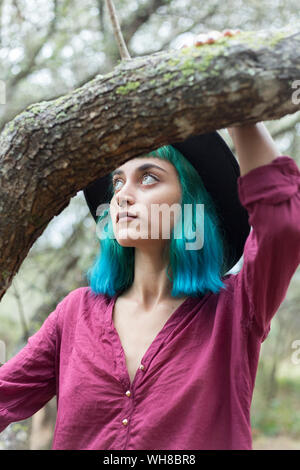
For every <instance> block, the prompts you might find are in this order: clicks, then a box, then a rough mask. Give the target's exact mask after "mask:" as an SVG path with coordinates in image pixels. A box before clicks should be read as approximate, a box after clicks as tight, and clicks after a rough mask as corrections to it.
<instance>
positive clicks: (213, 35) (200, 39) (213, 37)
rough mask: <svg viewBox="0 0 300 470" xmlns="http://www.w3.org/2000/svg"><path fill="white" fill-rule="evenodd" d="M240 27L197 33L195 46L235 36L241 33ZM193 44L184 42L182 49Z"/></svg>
mask: <svg viewBox="0 0 300 470" xmlns="http://www.w3.org/2000/svg"><path fill="white" fill-rule="evenodd" d="M240 32H241V31H240V29H223V31H215V30H213V31H209V32H208V33H201V34H196V35H195V36H194V38H193V44H192V45H193V46H196V47H197V46H203V45H204V44H213V43H214V42H216V41H218V39H220V38H222V37H226V36H229V37H231V36H235V35H236V34H238V33H240ZM190 45H191V44H185V43H184V44H182V46H181V47H180V49H182V48H184V47H189V46H190Z"/></svg>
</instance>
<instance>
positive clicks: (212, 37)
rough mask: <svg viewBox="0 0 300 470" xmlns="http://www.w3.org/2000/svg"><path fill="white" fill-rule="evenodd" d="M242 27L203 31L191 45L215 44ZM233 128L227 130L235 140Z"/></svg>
mask: <svg viewBox="0 0 300 470" xmlns="http://www.w3.org/2000/svg"><path fill="white" fill-rule="evenodd" d="M240 32H241V31H240V29H224V30H223V31H215V30H214V31H209V32H208V33H201V34H196V35H195V36H194V38H193V43H192V44H190V45H193V46H195V47H198V46H203V45H205V44H213V43H214V42H216V41H218V39H220V38H223V37H226V36H228V37H232V36H235V35H236V34H238V33H240ZM184 47H189V45H188V44H185V43H184V44H183V45H182V46H181V47H180V49H182V48H184ZM233 130H234V127H227V131H228V133H229V135H230V137H231V139H232V141H233V142H234V138H233Z"/></svg>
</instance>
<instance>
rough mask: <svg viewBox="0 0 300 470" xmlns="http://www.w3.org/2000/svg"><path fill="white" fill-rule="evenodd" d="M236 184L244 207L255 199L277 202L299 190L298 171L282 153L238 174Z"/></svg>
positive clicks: (289, 158)
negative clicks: (244, 172)
mask: <svg viewBox="0 0 300 470" xmlns="http://www.w3.org/2000/svg"><path fill="white" fill-rule="evenodd" d="M237 185H238V194H239V198H240V202H241V204H242V205H243V206H245V207H246V206H247V205H248V204H251V203H253V202H257V201H262V202H264V203H266V204H279V203H280V202H283V201H285V200H287V199H290V198H291V197H292V196H293V195H294V194H295V193H297V192H298V191H299V190H300V171H299V168H298V166H297V164H296V162H295V161H294V160H293V159H292V158H291V157H289V156H287V155H283V156H280V157H276V158H274V160H272V161H271V163H268V164H267V165H261V166H258V167H256V168H254V169H253V170H250V171H249V172H248V173H246V174H245V175H243V176H239V177H238V179H237Z"/></svg>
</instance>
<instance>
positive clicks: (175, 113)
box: [0, 27, 300, 299]
mask: <svg viewBox="0 0 300 470" xmlns="http://www.w3.org/2000/svg"><path fill="white" fill-rule="evenodd" d="M299 78H300V32H298V31H297V30H295V29H294V30H293V29H292V28H291V27H287V28H285V29H284V30H280V31H277V32H274V31H273V32H269V31H261V32H258V31H255V32H242V33H240V34H239V35H237V36H235V37H232V38H223V39H220V40H219V41H218V42H216V43H215V44H210V45H205V46H201V47H189V48H185V49H181V50H170V51H167V52H165V51H164V52H159V53H154V54H152V55H149V56H144V57H139V58H136V59H131V60H125V61H123V62H121V63H120V64H119V65H118V66H117V67H116V68H115V69H114V70H113V71H112V72H110V73H108V74H107V75H105V76H100V75H98V76H97V77H96V78H95V79H94V80H92V81H90V82H88V83H86V84H85V85H84V86H82V87H81V88H78V89H76V90H74V91H73V92H72V93H69V94H68V95H65V96H63V97H61V98H58V99H56V100H53V101H43V102H41V103H38V104H36V105H31V106H29V107H28V108H26V110H25V111H23V112H22V113H21V114H19V115H18V116H17V117H16V118H15V119H13V121H11V122H9V123H7V125H6V126H5V128H4V130H3V132H2V134H1V136H0V213H1V220H0V253H1V255H0V299H1V298H2V296H3V294H4V293H5V291H6V290H7V288H8V287H9V286H10V284H11V281H12V278H13V276H14V274H15V273H16V272H17V271H18V269H19V267H20V265H21V263H22V261H23V260H24V258H25V257H26V255H27V253H28V251H29V249H30V247H31V246H32V245H33V243H34V242H35V240H36V239H37V238H38V237H39V236H40V235H41V234H42V233H43V231H44V230H45V228H46V227H47V225H48V223H49V222H50V221H51V219H52V218H53V217H54V216H55V215H58V214H59V213H60V212H61V211H62V210H63V209H64V208H65V207H66V206H67V205H68V204H69V201H70V198H71V197H73V196H74V195H75V194H76V193H77V192H78V191H79V190H81V189H83V188H84V187H85V186H86V185H88V184H89V183H90V182H91V181H94V180H95V179H97V178H98V177H99V176H101V175H104V174H106V173H108V172H109V171H111V170H112V169H113V168H115V167H116V165H118V164H121V163H122V162H124V161H126V160H127V159H129V158H132V157H134V156H138V155H140V154H142V153H146V152H149V151H151V150H153V149H155V148H157V147H160V146H161V145H165V144H168V143H172V142H176V141H182V140H184V139H185V138H187V137H188V136H190V135H195V134H198V133H202V132H209V131H213V130H215V129H221V128H224V127H227V126H235V125H241V124H246V123H248V124H250V123H254V122H259V121H263V120H271V119H278V118H281V117H282V116H284V115H286V114H290V113H295V112H296V111H298V110H299V109H300V104H299V101H300V99H299V93H298V95H297V96H298V98H297V99H296V97H295V99H294V100H292V95H293V93H294V95H295V93H296V91H297V90H296V89H295V87H294V88H293V86H292V85H293V83H295V81H296V80H299ZM298 88H299V85H298Z"/></svg>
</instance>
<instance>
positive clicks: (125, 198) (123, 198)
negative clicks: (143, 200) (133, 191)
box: [117, 192, 134, 207]
mask: <svg viewBox="0 0 300 470" xmlns="http://www.w3.org/2000/svg"><path fill="white" fill-rule="evenodd" d="M117 203H118V205H119V206H120V207H124V206H126V205H129V204H133V203H134V199H133V196H131V195H130V194H128V193H125V192H124V194H122V193H121V194H120V192H119V193H118V195H117Z"/></svg>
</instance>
